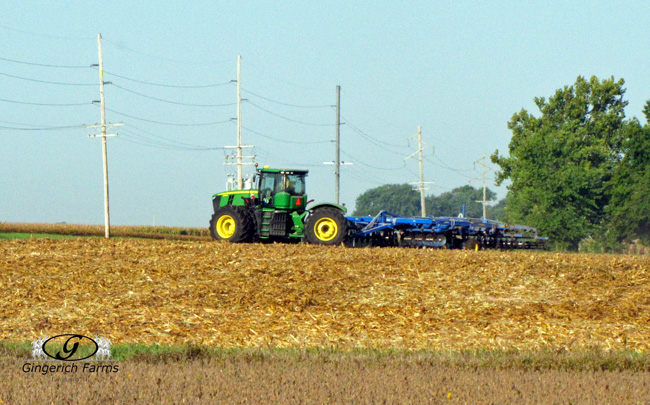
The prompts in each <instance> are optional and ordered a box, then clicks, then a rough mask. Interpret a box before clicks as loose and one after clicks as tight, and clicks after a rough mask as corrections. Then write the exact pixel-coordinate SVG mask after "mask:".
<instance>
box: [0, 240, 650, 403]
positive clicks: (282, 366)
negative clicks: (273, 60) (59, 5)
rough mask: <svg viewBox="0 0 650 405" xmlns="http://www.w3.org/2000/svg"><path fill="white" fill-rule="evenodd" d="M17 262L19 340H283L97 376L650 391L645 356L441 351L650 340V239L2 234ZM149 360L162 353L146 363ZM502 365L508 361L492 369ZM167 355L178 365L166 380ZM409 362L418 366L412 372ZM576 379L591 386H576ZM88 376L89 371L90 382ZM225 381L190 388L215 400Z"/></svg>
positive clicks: (437, 395) (644, 347) (587, 346)
mask: <svg viewBox="0 0 650 405" xmlns="http://www.w3.org/2000/svg"><path fill="white" fill-rule="evenodd" d="M0 267H1V268H2V271H1V272H0V291H2V292H3V294H2V297H0V333H1V335H0V339H1V340H2V341H3V342H27V341H31V340H33V339H35V338H37V337H40V336H44V335H49V336H54V335H57V334H63V333H79V334H83V335H87V336H94V335H100V336H104V337H108V338H110V339H111V341H112V342H113V344H114V345H120V344H129V343H134V344H161V345H168V344H171V345H182V344H189V345H199V346H201V347H211V348H214V347H216V348H223V349H227V348H238V349H242V348H243V349H247V348H248V349H252V350H263V351H267V352H268V353H272V355H271V356H270V357H268V356H267V357H266V360H265V359H264V356H262V358H261V359H260V357H259V356H257V357H253V358H252V360H251V357H250V356H248V357H246V356H244V357H241V356H240V357H237V356H235V357H234V358H230V357H227V356H226V358H225V359H221V360H214V359H210V358H208V359H204V360H191V361H182V362H179V363H177V364H147V363H142V362H138V361H135V362H129V361H126V362H125V363H124V365H123V371H121V372H120V374H119V375H117V376H105V378H104V377H103V376H97V377H96V378H101V381H103V382H102V384H104V383H105V382H107V381H109V380H110V381H112V380H114V379H117V380H116V381H119V384H122V385H124V384H127V383H128V384H131V383H134V384H136V385H137V386H139V387H141V388H143V389H149V390H154V391H155V381H159V382H160V381H162V382H163V383H164V382H165V381H167V380H166V379H170V378H171V379H172V380H169V381H168V383H167V384H166V385H165V387H169V386H175V385H174V384H175V383H174V381H176V382H177V381H185V380H184V379H190V380H192V381H194V382H191V381H190V382H187V383H186V384H185V385H184V386H185V388H188V389H192V390H193V391H192V392H193V394H191V395H198V394H199V393H201V395H204V394H205V395H208V393H212V394H210V395H216V394H218V392H216V391H211V389H210V388H209V387H210V384H212V383H215V384H225V386H228V387H231V388H230V389H229V390H225V391H221V394H220V395H221V396H219V395H217V397H218V398H222V399H223V398H225V397H224V395H226V394H228V395H234V397H232V398H230V397H229V399H233V398H239V399H240V400H241V399H242V398H252V397H251V396H248V395H244V393H245V392H247V391H246V389H245V387H248V388H249V389H257V388H259V391H255V392H256V394H255V395H257V396H258V398H259V399H262V400H263V399H267V400H270V401H278V402H284V401H285V400H289V401H291V398H292V397H291V395H294V397H293V399H297V400H298V401H300V398H303V397H301V395H307V396H306V397H304V398H309V396H308V395H325V396H322V397H319V396H315V397H313V398H314V399H316V400H315V402H331V401H328V398H329V399H330V400H333V401H340V402H347V401H346V399H350V398H352V397H349V395H352V393H356V394H355V395H362V396H361V397H359V398H374V400H375V401H382V400H388V401H389V402H393V401H392V400H391V398H392V399H393V400H394V399H395V398H399V397H395V396H391V395H392V394H391V393H394V392H402V391H400V390H401V388H400V387H404V386H406V387H409V384H412V385H411V387H412V388H413V390H410V391H408V390H407V391H404V395H406V396H404V397H403V398H405V399H407V401H406V402H409V401H412V402H422V401H429V400H457V401H460V402H467V401H471V400H472V398H474V399H476V398H479V397H477V396H483V397H482V398H484V399H486V400H487V399H488V398H494V399H497V400H498V399H499V398H501V400H502V401H517V402H522V401H519V400H517V398H519V399H522V398H523V399H528V400H531V399H534V398H539V400H543V399H544V398H547V399H548V398H551V397H548V396H545V395H548V393H547V392H546V391H545V390H546V389H548V388H551V389H555V390H556V391H557V392H558V393H564V394H562V395H559V394H558V395H559V396H556V397H552V398H559V399H567V398H574V399H576V398H577V399H580V398H582V399H584V400H585V402H592V400H593V398H598V397H599V396H598V395H601V394H602V395H605V397H606V398H610V399H612V400H614V399H616V400H620V399H624V398H626V397H625V395H628V396H627V399H634V401H640V402H642V401H643V398H647V395H648V392H649V391H648V390H649V388H648V387H649V386H650V385H649V384H648V370H647V369H645V368H643V367H645V366H643V367H642V370H641V371H642V372H640V373H639V372H636V371H638V370H636V371H630V372H624V373H620V372H619V373H613V374H607V373H605V372H603V371H602V370H587V371H580V370H578V371H575V372H572V371H571V370H568V371H567V370H562V367H557V369H555V368H554V367H552V366H551V367H549V366H548V365H546V366H542V367H541V368H542V369H545V368H546V369H549V370H546V371H544V370H541V371H535V369H534V368H532V369H524V370H521V369H520V370H517V369H515V370H508V365H503V364H501V365H497V366H494V365H492V366H490V365H489V364H488V366H487V369H486V368H485V367H484V366H481V365H478V364H475V365H476V367H475V368H472V367H473V366H471V364H472V362H471V361H469V362H468V363H467V364H465V366H463V367H460V368H458V367H456V366H455V365H454V362H452V363H451V364H443V363H444V362H441V361H440V358H439V357H436V356H433V357H427V356H428V355H427V354H426V353H470V352H472V351H474V352H481V351H488V352H489V351H501V352H512V353H535V352H544V353H549V352H550V353H556V354H557V355H558V356H561V355H562V354H563V353H569V354H570V353H581V352H584V351H593V350H596V351H598V352H603V353H608V352H630V353H638V354H639V355H640V356H645V354H646V353H647V351H648V348H649V347H650V346H649V345H650V338H649V337H650V333H649V332H650V322H649V321H650V294H648V292H649V291H650V271H649V270H648V269H649V268H650V259H649V258H647V257H643V256H622V255H619V256H615V255H580V254H558V253H540V252H530V251H526V252H483V251H482V252H473V251H470V252H467V251H445V250H417V249H396V248H386V249H346V248H342V247H334V248H328V247H319V246H310V245H261V244H252V245H232V244H228V243H217V242H212V241H210V242H208V241H169V240H132V239H120V240H108V241H107V240H103V239H61V240H50V239H27V240H5V241H0ZM278 348H284V349H287V350H306V349H310V348H320V349H323V350H330V351H331V350H334V352H332V353H343V352H347V351H351V352H353V353H354V352H355V350H356V351H357V352H358V350H359V349H371V350H375V349H380V350H387V351H389V352H397V353H416V354H417V353H425V354H424V355H423V356H425V357H424V358H425V360H422V359H421V358H419V357H417V356H421V354H417V356H416V357H415V360H414V359H413V358H402V357H403V356H402V357H400V356H401V355H398V356H397V357H395V356H392V355H387V356H386V357H380V358H379V359H374V358H370V359H367V358H366V359H361V360H359V359H358V356H357V355H356V354H354V355H351V356H349V357H345V356H344V358H343V360H332V358H331V355H328V356H324V357H323V356H320V357H319V356H318V355H317V356H315V357H314V356H312V357H309V356H307V357H306V358H304V359H302V358H301V359H302V360H301V359H296V358H295V356H293V357H291V356H290V357H291V358H292V360H291V359H290V360H287V359H286V358H284V357H282V355H278V354H277V353H276V352H275V351H274V350H277V349H278ZM269 351H270V352H269ZM411 351H415V352H411ZM273 353H275V354H273ZM404 356H406V357H408V356H407V355H404ZM299 357H300V356H299ZM644 358H645V357H644ZM386 359H388V360H386ZM391 359H392V360H391ZM418 359H419V360H418ZM3 361H4V362H5V364H6V362H7V361H10V362H11V361H13V362H14V363H15V362H16V361H18V362H19V360H18V359H16V358H14V359H13V360H11V359H10V360H7V358H5V359H4V360H3ZM197 362H198V363H197ZM456 363H457V362H456ZM488 363H489V362H488ZM521 363H522V364H523V363H525V361H523V362H521ZM16 367H18V366H16ZM16 367H9V366H6V367H5V366H3V367H2V369H3V370H5V371H6V370H13V368H16ZM142 367H144V368H146V371H128V370H129V369H132V370H140V368H142ZM233 367H234V368H233ZM579 368H580V367H578V369H579ZM596 368H597V367H596ZM16 370H18V368H16ZM164 370H167V372H165V371H164ZM172 370H176V371H172ZM179 370H181V371H179ZM182 370H184V371H182ZM219 370H221V371H219ZM228 370H231V372H230V374H228V373H229V371H228ZM233 370H234V371H233ZM400 370H401V371H400ZM486 370H488V371H489V373H488V374H490V373H492V374H490V375H489V376H488V375H485V376H483V374H485V372H487V371H486ZM224 372H225V373H226V374H223V373H224ZM156 373H161V375H160V378H158V379H157V380H156V379H155V378H153V377H154V376H156V375H158V374H156ZM178 373H180V374H178ZM187 373H189V374H187ZM192 373H194V374H192ZM214 373H217V374H214ZM219 373H221V374H219ZM276 373H279V374H281V375H280V376H278V377H276V378H275V380H274V379H273V378H271V377H270V375H275V374H276ZM548 373H551V374H552V375H551V374H548ZM563 373H567V376H565V375H564V374H563ZM213 374H214V375H213ZM190 375H193V376H194V377H197V375H201V376H202V377H200V378H199V380H196V378H194V377H189V376H190ZM215 375H220V376H221V377H215ZM356 375H359V376H361V377H359V378H361V379H359V378H357V377H354V376H356ZM380 375H383V376H384V377H386V376H388V377H386V378H383V377H381V378H380V377H379V376H380ZM174 376H176V377H174ZM206 376H207V377H206ZM210 376H212V377H210ZM224 376H225V377H224ZM364 376H365V377H364ZM390 376H393V377H390ZM33 377H37V378H38V377H41V376H33ZM389 377H390V378H389ZM402 377H404V378H406V380H407V381H406V382H402V383H400V384H398V383H397V382H399V381H401V380H400V378H402ZM152 378H153V380H152ZM355 378H357V379H355ZM549 378H550V380H549ZM477 379H478V380H477ZM136 380H137V381H136ZM276 380H277V381H276ZM152 381H153V382H152ZM188 381H189V380H188ZM197 381H199V382H200V381H212V383H210V384H208V385H207V386H206V385H201V384H200V383H199V382H197ZM246 381H248V383H246ZM273 381H276V382H278V384H280V386H274V385H273V384H272V382H273ZM354 381H357V383H354ZM391 381H392V382H391ZM409 381H410V383H409ZM445 381H446V382H445ZM494 381H497V382H498V383H494ZM525 381H528V383H525ZM572 381H573V382H575V384H578V386H579V387H582V388H576V389H573V388H571V387H572V385H571V384H573V382H572ZM598 381H600V382H603V381H604V382H605V383H604V384H600V383H599V382H598ZM491 382H492V383H491ZM350 383H354V384H353V385H350V386H349V384H350ZM501 383H503V384H505V385H501ZM511 383H512V384H511ZM51 384H55V386H57V387H61V386H65V387H72V385H70V384H69V383H64V382H63V383H61V382H48V381H46V380H45V379H43V378H41V379H40V380H37V383H35V382H34V381H31V382H30V380H29V379H28V377H26V376H19V378H18V379H16V380H14V383H13V385H12V387H14V388H13V389H12V390H10V391H9V392H13V393H14V394H15V393H19V392H25V390H28V391H29V389H32V390H33V392H35V393H36V392H49V391H48V389H49V388H47V387H51ZM62 384H68V385H62ZM80 384H82V385H75V387H77V388H75V389H80V388H78V387H80V386H81V387H85V385H83V384H84V383H80ZM246 384H248V385H246ZM404 384H406V385H404ZM495 384H496V385H495ZM522 384H523V385H522ZM549 384H550V385H549ZM506 385H510V386H508V387H507V389H506V388H504V387H505V386H506ZM348 386H349V387H348ZM30 387H31V388H30ZM44 387H45V391H42V390H43V389H44ZM192 387H193V388H192ZM235 387H239V388H235ZM255 387H257V388H255ZM265 387H266V388H265ZM310 387H311V388H310ZM315 387H317V389H316V388H315ZM337 387H338V389H337ZM345 387H348V388H347V390H348V391H347V392H348V394H347V395H348V396H346V395H343V396H340V395H339V396H336V395H335V394H334V393H336V392H339V393H344V392H346V391H345V389H343V388H345ZM364 387H365V388H364ZM463 387H464V388H463ZM512 387H515V388H516V389H513V388H512ZM521 387H528V388H525V389H524V390H523V391H522V388H521ZM553 387H554V388H553ZM267 388H268V389H271V391H268V390H267ZM312 388H314V389H315V391H314V390H312ZM361 388H363V390H365V391H362V392H361V391H359V389H361ZM587 388H589V389H587ZM341 389H343V390H341ZM39 390H40V391H39ZM274 390H275V391H274ZM396 390H397V391H396ZM504 390H505V391H504ZM540 390H541V391H540ZM567 390H568V391H567ZM594 390H597V391H598V392H600V394H598V393H597V392H596V391H594ZM601 391H602V392H601ZM120 392H122V391H120ZM124 392H126V394H124V395H126V396H117V397H115V396H112V397H111V396H110V394H111V391H110V390H108V391H107V390H103V391H102V390H100V391H97V393H96V395H95V396H91V397H89V398H91V399H107V398H113V399H118V400H120V401H128V400H129V398H130V397H129V395H131V393H130V391H128V392H127V391H124ZM152 392H153V391H152ZM163 392H166V391H163ZM364 392H365V394H366V395H365V396H364V395H363V394H364ZM486 392H492V394H486ZM545 392H546V393H545ZM292 393H293V394H292ZM318 393H320V394H318ZM373 393H374V394H373ZM449 393H451V395H449V396H448V397H447V394H449ZM535 393H536V394H535ZM237 394H240V396H239V397H237ZM5 395H8V394H6V393H5ZM43 395H46V394H43ZM84 395H86V394H84ZM120 395H121V394H120ZM134 395H135V394H134ZM179 395H180V394H179ZM188 395H189V394H188ZM210 395H208V396H205V397H197V396H189V397H187V398H194V399H195V400H196V399H199V400H200V399H201V398H203V400H204V401H207V398H212V396H210ZM327 395H329V397H328V396H327ZM367 395H371V396H370V397H368V396H367ZM372 395H375V396H372ZM409 395H411V396H409ZM485 395H487V396H485ZM499 395H502V396H499ZM535 395H537V396H535ZM612 395H613V396H612ZM630 395H632V396H630ZM75 397H76V398H79V396H75ZM82 397H83V396H82ZM605 397H603V398H605ZM5 398H6V397H5ZM43 398H44V399H47V398H50V397H48V396H47V395H46V396H45V397H43ZM134 398H135V397H134ZM166 398H167V399H171V398H176V399H179V398H181V396H174V395H171V394H170V396H167V397H166ZM318 398H320V399H318ZM409 398H410V400H408V399H409ZM0 399H2V398H0ZM502 401H497V402H502ZM163 402H164V401H163ZM174 402H176V401H174ZM300 402H304V401H300ZM472 402H473V401H472ZM488 402H489V401H488ZM523 402H526V401H523ZM531 402H536V401H534V400H532V401H531ZM551 402H556V401H551ZM560 402H562V401H560Z"/></svg>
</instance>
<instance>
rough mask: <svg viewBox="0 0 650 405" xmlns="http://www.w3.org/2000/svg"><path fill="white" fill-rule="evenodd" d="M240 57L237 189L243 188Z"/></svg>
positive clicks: (239, 73)
mask: <svg viewBox="0 0 650 405" xmlns="http://www.w3.org/2000/svg"><path fill="white" fill-rule="evenodd" d="M241 149H242V146H241V55H237V189H238V190H241V189H243V188H244V179H243V177H242V167H241V166H242V152H241Z"/></svg>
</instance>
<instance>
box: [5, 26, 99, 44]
mask: <svg viewBox="0 0 650 405" xmlns="http://www.w3.org/2000/svg"><path fill="white" fill-rule="evenodd" d="M0 28H4V29H6V30H9V31H15V32H20V33H23V34H29V35H35V36H38V37H45V38H54V39H66V40H74V41H88V40H94V39H95V38H91V37H65V36H62V35H51V34H38V33H36V32H30V31H25V30H19V29H16V28H11V27H7V26H5V25H0Z"/></svg>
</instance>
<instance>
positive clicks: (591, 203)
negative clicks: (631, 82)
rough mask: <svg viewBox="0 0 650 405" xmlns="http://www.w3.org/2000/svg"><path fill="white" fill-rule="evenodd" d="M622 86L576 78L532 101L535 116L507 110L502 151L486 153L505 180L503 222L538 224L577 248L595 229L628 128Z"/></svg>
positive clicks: (545, 232)
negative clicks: (509, 113)
mask: <svg viewBox="0 0 650 405" xmlns="http://www.w3.org/2000/svg"><path fill="white" fill-rule="evenodd" d="M623 84H624V81H623V80H622V79H620V80H618V81H615V80H614V78H613V77H612V78H610V79H606V80H602V81H601V80H599V79H598V78H596V77H592V78H591V79H590V80H589V81H587V80H585V79H584V78H583V77H578V79H577V80H576V83H575V84H574V85H572V86H565V87H563V88H562V89H559V90H557V91H556V92H555V94H554V95H553V96H552V97H550V98H549V99H548V100H546V99H545V98H543V97H542V98H536V99H535V104H536V105H537V107H538V108H539V110H540V112H541V116H540V117H539V118H537V117H535V116H533V115H531V114H530V113H528V112H527V111H526V110H521V111H520V112H519V113H516V114H514V115H513V117H512V120H511V121H510V122H509V123H508V127H509V128H510V129H511V130H512V132H513V136H512V139H511V141H510V145H509V156H507V157H506V156H501V155H499V152H498V151H496V152H495V154H494V155H493V156H492V161H493V162H494V163H497V164H498V165H499V166H500V167H501V171H500V172H499V173H497V184H500V183H501V182H503V181H504V180H506V179H509V180H510V181H511V182H512V183H511V185H510V186H509V187H508V189H509V192H508V207H507V208H506V213H507V216H508V218H509V220H510V221H512V222H519V223H524V224H526V225H530V226H535V227H537V228H538V230H539V231H540V232H541V234H543V235H548V236H551V237H552V239H551V240H552V241H553V243H554V245H555V246H554V247H555V248H561V249H567V248H568V249H577V247H578V244H579V242H580V240H582V239H584V238H586V237H588V236H591V235H594V234H597V233H598V232H600V229H601V225H602V224H603V222H604V219H605V208H606V207H607V205H608V203H609V198H610V195H609V193H607V187H608V186H609V182H610V180H611V178H612V176H613V174H614V170H615V168H616V165H617V163H618V162H619V160H620V159H621V154H622V139H623V136H622V133H623V132H624V131H625V130H626V126H627V121H625V120H624V118H625V113H624V108H625V106H626V105H627V101H624V100H623V94H624V93H625V89H624V88H623Z"/></svg>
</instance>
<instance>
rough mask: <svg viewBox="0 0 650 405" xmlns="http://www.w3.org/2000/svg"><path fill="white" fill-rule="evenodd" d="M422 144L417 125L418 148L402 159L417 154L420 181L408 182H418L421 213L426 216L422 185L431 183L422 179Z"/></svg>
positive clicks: (419, 128)
mask: <svg viewBox="0 0 650 405" xmlns="http://www.w3.org/2000/svg"><path fill="white" fill-rule="evenodd" d="M424 145H425V142H422V127H421V126H419V125H418V150H416V151H415V152H413V153H411V154H410V155H409V156H407V157H406V158H405V159H404V160H407V159H410V158H412V157H413V156H415V154H416V153H417V154H418V155H419V161H420V181H419V182H411V183H410V184H419V187H418V188H419V190H420V210H421V214H422V216H423V217H426V216H427V209H426V201H425V198H424V190H426V188H425V187H424V185H425V184H426V183H433V182H432V181H424V163H423V160H424V159H423V156H422V152H423V151H424Z"/></svg>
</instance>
